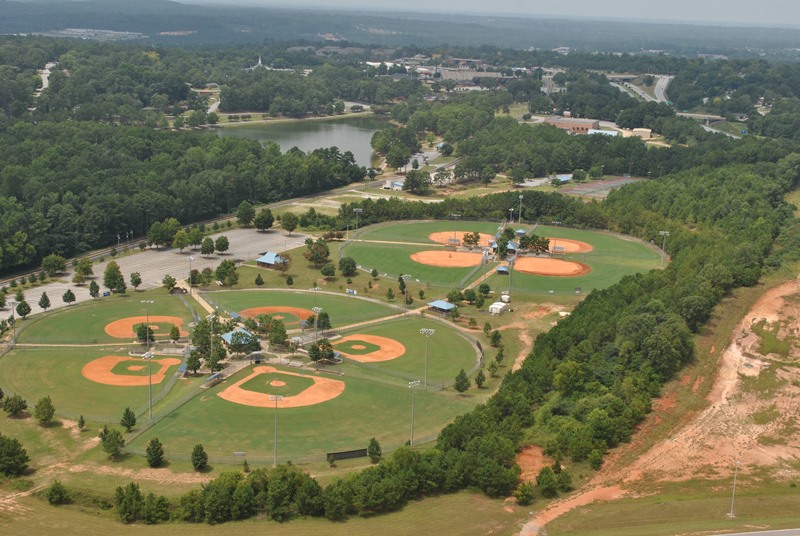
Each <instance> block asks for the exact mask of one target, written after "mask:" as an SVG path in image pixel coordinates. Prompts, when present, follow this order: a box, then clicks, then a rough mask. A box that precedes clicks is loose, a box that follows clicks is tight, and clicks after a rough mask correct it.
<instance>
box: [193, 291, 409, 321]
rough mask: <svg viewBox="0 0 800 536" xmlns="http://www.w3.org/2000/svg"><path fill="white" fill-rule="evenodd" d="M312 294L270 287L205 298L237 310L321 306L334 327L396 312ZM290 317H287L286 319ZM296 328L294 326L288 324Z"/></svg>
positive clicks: (344, 298) (369, 303)
mask: <svg viewBox="0 0 800 536" xmlns="http://www.w3.org/2000/svg"><path fill="white" fill-rule="evenodd" d="M314 295H315V293H314V292H311V291H308V290H303V291H294V290H293V291H280V292H279V291H272V290H247V291H227V292H219V293H217V292H210V293H208V297H207V299H208V300H209V303H212V304H216V303H217V301H218V300H219V301H221V302H222V307H223V309H225V310H227V311H232V312H239V311H243V310H245V309H250V308H253V307H280V306H287V307H299V308H302V309H307V310H309V311H310V310H311V308H312V307H321V308H322V309H323V310H324V311H326V312H327V313H328V315H330V319H331V324H332V325H333V327H334V328H336V327H337V326H342V325H347V324H353V323H356V322H364V321H365V320H374V319H377V318H382V317H385V316H389V315H392V314H395V313H396V312H397V311H395V310H394V309H393V308H391V307H389V306H387V305H383V304H381V303H376V302H374V301H369V300H363V299H359V298H357V297H355V296H349V295H344V294H343V295H338V294H329V293H326V292H317V293H316V298H315V297H314ZM292 320H293V318H287V322H290V321H292ZM288 327H289V328H292V327H295V328H296V327H298V326H297V325H294V326H288Z"/></svg>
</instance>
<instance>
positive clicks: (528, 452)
mask: <svg viewBox="0 0 800 536" xmlns="http://www.w3.org/2000/svg"><path fill="white" fill-rule="evenodd" d="M517 465H519V468H520V469H522V472H521V473H520V475H519V478H520V480H523V481H528V482H536V477H537V476H538V475H539V471H541V470H542V469H544V468H545V467H548V466H551V465H553V460H552V459H550V457H549V456H545V455H544V451H543V450H542V448H541V447H537V446H536V445H530V446H528V447H525V448H523V449H522V450H521V451H520V453H519V454H517Z"/></svg>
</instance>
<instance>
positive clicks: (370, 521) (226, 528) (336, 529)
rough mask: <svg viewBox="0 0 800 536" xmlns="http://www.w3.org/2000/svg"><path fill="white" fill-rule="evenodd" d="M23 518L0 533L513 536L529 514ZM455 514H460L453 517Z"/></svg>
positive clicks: (461, 506) (493, 507)
mask: <svg viewBox="0 0 800 536" xmlns="http://www.w3.org/2000/svg"><path fill="white" fill-rule="evenodd" d="M21 504H22V506H23V507H24V511H23V513H13V514H12V513H6V512H0V524H1V525H2V526H3V531H4V534H51V533H53V532H55V531H57V532H58V533H59V534H60V535H62V536H73V535H75V536H94V535H97V536H105V535H107V534H121V535H126V534H142V533H145V534H147V535H152V536H161V535H168V536H181V535H192V536H204V535H218V534H230V535H233V536H237V535H251V534H257V533H265V534H271V535H272V534H274V535H276V536H307V535H309V534H325V535H328V536H372V535H374V534H382V535H385V536H407V535H409V534H437V535H440V536H451V535H452V536H484V535H486V534H489V533H491V534H493V535H498V536H505V535H511V534H514V533H516V531H517V530H518V527H517V525H518V524H519V523H520V521H521V520H522V519H523V518H524V516H525V515H526V514H527V509H526V508H515V509H514V510H515V511H514V512H508V511H506V510H505V508H504V506H505V505H504V504H503V501H502V500H493V499H489V498H487V497H484V496H482V495H477V494H471V493H466V492H462V493H456V494H453V495H443V496H441V497H433V498H430V499H425V500H423V501H419V502H415V503H411V504H409V505H408V506H406V507H405V508H404V509H403V510H402V511H400V512H396V513H393V514H389V515H381V516H375V517H368V518H352V519H350V520H349V521H346V522H344V523H332V522H330V521H326V520H322V519H298V520H293V521H291V522H288V523H277V522H274V521H265V520H248V521H241V522H235V523H225V524H224V525H205V524H174V523H170V524H166V525H155V526H144V525H130V526H129V525H123V524H121V523H119V522H118V521H116V519H115V518H114V517H113V513H112V512H102V511H98V512H92V513H89V514H87V513H84V512H81V507H79V506H60V507H54V506H50V505H48V504H47V502H46V501H44V500H40V499H37V498H34V497H25V498H23V499H22V500H21ZM453 512H458V515H452V513H453Z"/></svg>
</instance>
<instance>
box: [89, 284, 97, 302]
mask: <svg viewBox="0 0 800 536" xmlns="http://www.w3.org/2000/svg"><path fill="white" fill-rule="evenodd" d="M99 295H100V285H98V284H97V282H95V281H92V282H90V283H89V296H91V297H92V298H96V297H98V296H99Z"/></svg>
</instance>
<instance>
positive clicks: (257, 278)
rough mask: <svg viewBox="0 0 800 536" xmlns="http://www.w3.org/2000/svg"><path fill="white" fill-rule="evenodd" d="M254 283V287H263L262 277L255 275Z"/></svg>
mask: <svg viewBox="0 0 800 536" xmlns="http://www.w3.org/2000/svg"><path fill="white" fill-rule="evenodd" d="M255 283H256V286H257V287H263V286H264V278H263V277H261V274H256V281H255Z"/></svg>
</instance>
